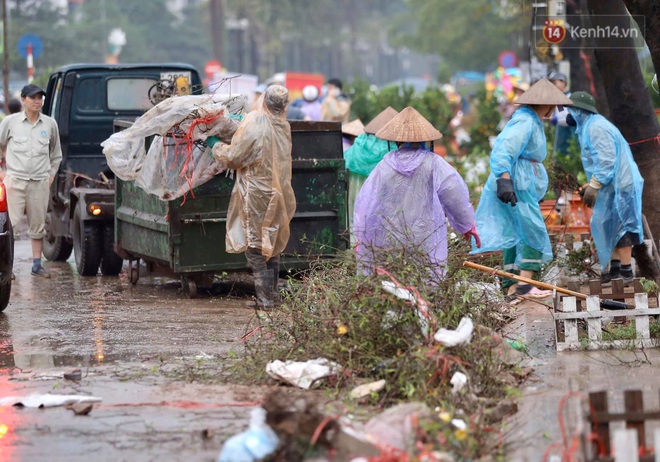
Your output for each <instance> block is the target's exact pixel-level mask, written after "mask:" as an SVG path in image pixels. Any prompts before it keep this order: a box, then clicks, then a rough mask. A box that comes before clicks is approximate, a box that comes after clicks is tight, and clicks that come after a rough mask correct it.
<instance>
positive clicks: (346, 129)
mask: <svg viewBox="0 0 660 462" xmlns="http://www.w3.org/2000/svg"><path fill="white" fill-rule="evenodd" d="M341 132H342V133H343V134H344V135H351V136H355V137H357V136H360V135H361V134H363V133H364V124H363V123H362V121H361V120H360V119H355V120H351V121H350V122H347V123H345V124H342V126H341Z"/></svg>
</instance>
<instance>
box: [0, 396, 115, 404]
mask: <svg viewBox="0 0 660 462" xmlns="http://www.w3.org/2000/svg"><path fill="white" fill-rule="evenodd" d="M101 401H102V399H101V398H97V397H95V396H83V395H51V394H47V393H46V394H34V395H28V396H9V397H7V398H2V399H0V406H24V407H57V406H66V405H67V404H75V403H100V402H101Z"/></svg>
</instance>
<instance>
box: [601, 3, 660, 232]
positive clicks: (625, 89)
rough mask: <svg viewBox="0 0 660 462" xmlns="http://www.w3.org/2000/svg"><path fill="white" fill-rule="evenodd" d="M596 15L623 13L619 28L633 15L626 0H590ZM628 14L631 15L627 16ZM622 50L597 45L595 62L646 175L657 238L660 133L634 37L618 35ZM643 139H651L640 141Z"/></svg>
mask: <svg viewBox="0 0 660 462" xmlns="http://www.w3.org/2000/svg"><path fill="white" fill-rule="evenodd" d="M588 5H589V11H590V13H591V15H592V17H593V15H621V21H620V22H619V24H617V25H618V26H619V29H622V28H628V27H630V26H629V22H630V18H629V15H628V11H627V10H626V7H625V5H624V3H623V0H588ZM626 16H628V17H626ZM619 40H620V42H618V45H619V46H621V47H623V48H619V49H612V48H604V47H597V48H596V50H595V54H596V63H597V65H598V69H599V70H600V74H601V76H602V78H603V84H604V85H605V93H606V95H607V100H608V103H609V107H610V115H611V117H610V119H611V120H612V122H613V123H614V124H615V125H616V126H617V127H618V128H619V130H621V133H622V134H623V136H624V137H625V138H626V140H628V142H629V143H631V144H632V145H631V146H630V147H631V149H632V153H633V157H634V158H635V161H636V162H637V165H638V166H639V170H640V172H641V173H642V176H643V177H644V180H645V182H644V194H643V198H642V204H643V205H642V207H643V212H644V214H645V215H646V218H647V219H648V221H649V225H650V227H651V232H652V233H653V236H654V238H655V239H658V238H660V180H659V178H660V162H658V160H659V158H658V152H657V149H656V145H655V143H654V142H653V138H654V137H655V136H656V135H657V134H658V132H660V126H659V125H658V119H657V118H656V116H655V111H654V109H653V105H652V104H651V97H650V94H649V92H648V89H647V86H646V84H645V83H644V78H643V76H642V71H641V68H640V65H639V61H638V58H637V51H636V49H635V48H634V43H633V40H632V39H623V38H619ZM642 140H650V141H646V142H641V143H638V142H639V141H642Z"/></svg>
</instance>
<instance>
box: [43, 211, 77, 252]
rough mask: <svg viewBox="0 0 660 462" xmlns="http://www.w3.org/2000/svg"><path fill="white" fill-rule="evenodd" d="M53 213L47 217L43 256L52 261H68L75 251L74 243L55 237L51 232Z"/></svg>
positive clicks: (49, 213)
mask: <svg viewBox="0 0 660 462" xmlns="http://www.w3.org/2000/svg"><path fill="white" fill-rule="evenodd" d="M51 219H52V212H48V215H46V236H44V244H43V249H42V251H43V254H44V257H46V259H48V260H50V261H66V260H67V259H68V258H69V257H70V256H71V252H72V251H73V242H71V240H69V239H67V238H66V237H64V236H53V234H52V232H51V231H50V222H51Z"/></svg>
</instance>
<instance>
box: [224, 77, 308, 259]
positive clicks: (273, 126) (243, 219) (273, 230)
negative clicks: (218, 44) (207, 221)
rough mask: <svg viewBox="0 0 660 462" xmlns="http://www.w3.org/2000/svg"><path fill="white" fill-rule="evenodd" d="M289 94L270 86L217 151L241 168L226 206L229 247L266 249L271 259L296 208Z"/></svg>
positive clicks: (229, 163)
mask: <svg viewBox="0 0 660 462" xmlns="http://www.w3.org/2000/svg"><path fill="white" fill-rule="evenodd" d="M287 102H288V93H287V91H286V89H285V88H284V87H281V86H279V85H274V86H272V87H269V88H268V89H267V90H266V92H265V93H264V94H263V95H261V97H260V98H259V100H258V101H257V105H256V106H257V108H256V110H254V111H252V112H250V113H248V114H247V116H246V117H245V119H243V121H242V122H241V124H240V125H239V127H238V130H236V133H235V134H234V137H233V138H232V141H231V145H221V144H219V143H218V144H216V146H214V149H213V156H214V157H215V158H216V159H218V160H219V161H220V162H222V163H224V164H226V167H227V168H229V169H233V170H236V173H237V176H236V183H235V184H234V189H233V190H232V193H231V200H230V202H229V209H228V210H227V236H226V250H227V252H229V253H241V252H245V251H246V250H247V248H248V247H251V248H256V249H261V253H262V254H263V255H264V256H265V257H266V259H270V258H271V257H272V256H273V255H279V254H280V253H282V251H283V250H284V248H285V247H286V245H287V243H288V241H289V223H290V222H291V219H292V218H293V213H294V212H295V210H296V198H295V195H294V193H293V188H292V187H291V127H290V125H289V123H288V122H287V121H286V104H287Z"/></svg>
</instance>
